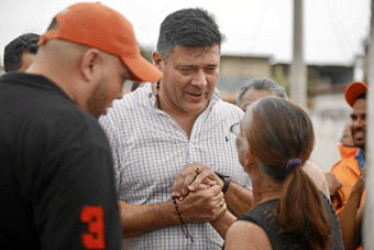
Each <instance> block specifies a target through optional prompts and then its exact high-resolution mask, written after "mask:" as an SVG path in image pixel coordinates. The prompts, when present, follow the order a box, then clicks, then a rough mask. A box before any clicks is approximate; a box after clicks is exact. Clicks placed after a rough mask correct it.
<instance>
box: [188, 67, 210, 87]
mask: <svg viewBox="0 0 374 250" xmlns="http://www.w3.org/2000/svg"><path fill="white" fill-rule="evenodd" d="M207 83H208V81H207V79H206V75H205V72H204V70H202V69H200V70H197V71H196V74H195V75H194V78H193V81H192V84H193V85H195V86H197V87H199V88H203V87H205V86H206V85H207Z"/></svg>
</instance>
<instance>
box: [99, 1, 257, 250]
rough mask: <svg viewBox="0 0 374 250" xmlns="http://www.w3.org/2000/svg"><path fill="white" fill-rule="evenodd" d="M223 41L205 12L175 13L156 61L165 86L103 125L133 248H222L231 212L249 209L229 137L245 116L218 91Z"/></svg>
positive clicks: (147, 88) (144, 92) (152, 88)
mask: <svg viewBox="0 0 374 250" xmlns="http://www.w3.org/2000/svg"><path fill="white" fill-rule="evenodd" d="M221 41H222V35H221V32H220V30H219V28H218V25H217V23H216V22H215V20H214V18H213V17H212V16H211V15H210V14H209V13H208V12H207V11H205V10H202V9H199V8H191V9H182V10H178V11H176V12H173V13H171V14H170V15H168V16H167V17H166V18H165V19H164V21H163V22H162V24H161V27H160V33H159V38H158V42H157V51H155V52H154V53H153V61H154V62H155V64H156V66H157V68H159V69H160V70H161V71H162V72H163V77H162V78H161V80H160V81H158V82H157V83H156V84H151V83H147V84H145V85H144V86H143V87H142V88H138V89H137V90H136V91H134V92H131V93H129V94H127V95H125V96H124V97H123V98H122V99H121V100H119V101H116V102H114V105H113V108H112V109H110V111H109V112H108V114H107V115H106V116H103V117H101V118H100V123H101V125H102V127H103V128H104V130H105V131H106V133H107V135H108V138H109V141H110V143H111V146H112V149H113V156H114V163H115V164H114V169H115V174H116V187H117V192H118V199H119V200H120V201H119V204H120V207H121V215H122V216H121V220H122V228H123V234H124V245H125V248H127V249H221V247H222V245H223V239H222V238H223V237H224V236H225V233H226V231H227V229H228V227H229V226H230V225H231V223H232V222H233V221H234V220H235V219H236V217H235V216H234V214H235V215H237V214H242V213H244V212H245V211H247V210H248V209H249V208H250V207H251V197H252V196H251V195H252V193H251V191H250V189H249V188H247V187H249V186H250V180H249V177H248V175H246V174H245V172H244V171H243V169H242V167H241V166H240V163H239V161H238V158H237V154H236V148H235V138H234V136H233V135H231V134H230V132H229V128H230V125H231V124H232V123H235V122H239V121H240V119H241V118H242V116H243V112H242V110H240V109H239V108H238V107H236V106H234V105H232V104H229V103H226V102H224V101H222V100H221V99H220V97H219V92H218V90H217V89H216V88H215V86H216V82H217V78H218V75H219V64H220V48H221ZM128 121H131V122H128ZM226 207H227V208H229V209H227V208H226Z"/></svg>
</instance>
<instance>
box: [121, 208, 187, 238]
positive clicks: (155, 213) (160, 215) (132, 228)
mask: <svg viewBox="0 0 374 250" xmlns="http://www.w3.org/2000/svg"><path fill="white" fill-rule="evenodd" d="M118 203H119V209H120V216H121V225H122V234H123V236H124V237H134V236H139V235H142V234H146V233H149V232H152V231H154V230H157V229H160V228H166V227H170V226H173V225H177V224H180V221H179V218H178V216H177V214H176V211H175V207H174V204H173V202H172V201H169V202H164V203H158V204H151V205H134V204H130V203H127V202H124V201H119V202H118Z"/></svg>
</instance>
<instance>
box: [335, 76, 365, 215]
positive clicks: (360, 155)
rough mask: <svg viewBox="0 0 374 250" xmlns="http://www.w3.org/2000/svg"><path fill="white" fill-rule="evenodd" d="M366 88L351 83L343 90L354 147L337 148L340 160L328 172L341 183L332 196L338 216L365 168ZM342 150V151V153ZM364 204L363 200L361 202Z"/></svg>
mask: <svg viewBox="0 0 374 250" xmlns="http://www.w3.org/2000/svg"><path fill="white" fill-rule="evenodd" d="M367 91H368V87H367V85H366V84H365V83H362V82H353V83H351V84H349V85H348V86H347V88H346V90H345V99H346V101H347V103H348V105H350V106H351V107H352V113H351V123H350V124H351V126H350V130H351V134H352V138H353V144H354V147H351V146H349V147H345V146H342V145H340V146H338V147H339V149H340V152H343V151H344V152H343V153H344V154H343V155H342V159H341V160H339V161H338V162H337V163H335V164H334V165H333V166H332V167H331V170H330V173H331V174H333V175H334V176H335V177H336V178H337V180H338V181H339V182H340V183H342V186H341V188H339V189H338V190H337V192H336V193H335V194H334V195H335V196H339V199H340V202H334V206H335V209H336V211H337V213H338V214H340V212H341V210H342V209H343V208H344V206H345V204H346V202H347V200H348V197H349V195H350V193H351V190H352V187H353V186H354V184H355V183H356V181H357V179H358V178H359V176H360V175H361V172H362V170H363V169H364V167H365V158H364V153H365V138H366V93H367ZM342 150H343V151H342ZM361 202H362V203H363V202H364V199H362V201H361Z"/></svg>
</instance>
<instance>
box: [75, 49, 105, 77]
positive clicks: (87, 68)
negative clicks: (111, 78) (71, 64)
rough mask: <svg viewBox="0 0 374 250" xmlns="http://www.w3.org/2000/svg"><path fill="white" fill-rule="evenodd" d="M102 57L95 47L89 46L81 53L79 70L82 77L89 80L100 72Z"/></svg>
mask: <svg viewBox="0 0 374 250" xmlns="http://www.w3.org/2000/svg"><path fill="white" fill-rule="evenodd" d="M102 63H103V58H102V56H101V53H100V51H99V50H97V49H93V48H90V49H88V50H86V52H84V53H83V55H82V57H81V61H80V65H79V66H80V70H81V74H82V76H83V78H84V79H85V80H86V81H88V82H90V81H92V80H93V79H95V78H96V77H97V76H98V75H99V74H100V72H101V67H102Z"/></svg>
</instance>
